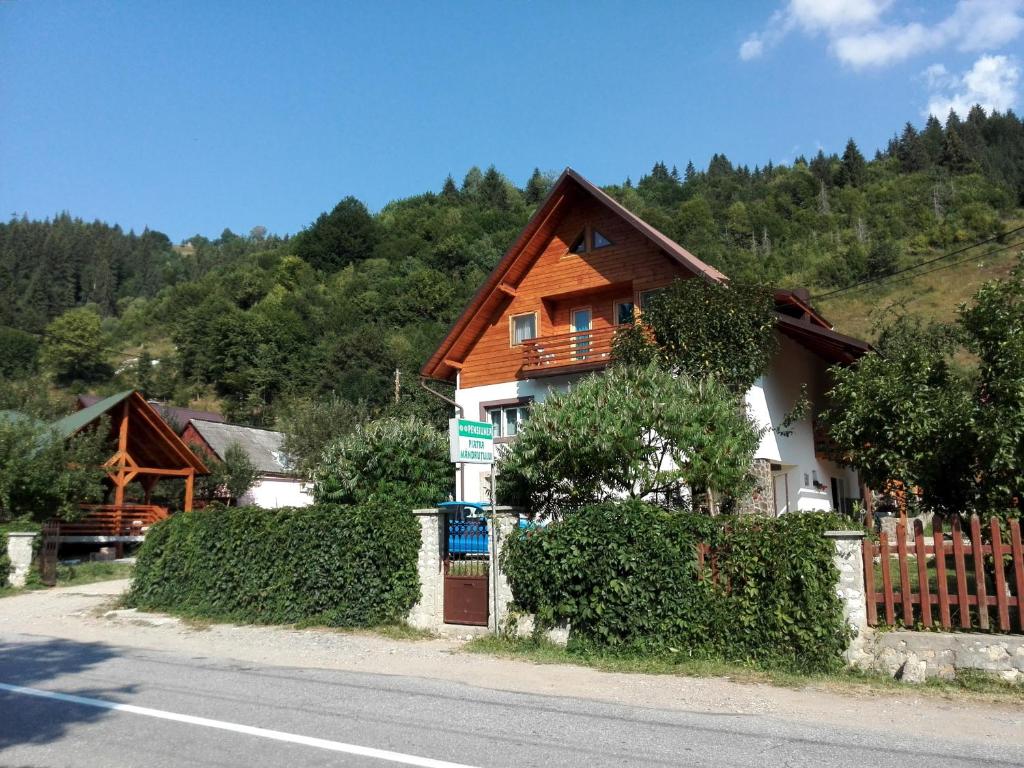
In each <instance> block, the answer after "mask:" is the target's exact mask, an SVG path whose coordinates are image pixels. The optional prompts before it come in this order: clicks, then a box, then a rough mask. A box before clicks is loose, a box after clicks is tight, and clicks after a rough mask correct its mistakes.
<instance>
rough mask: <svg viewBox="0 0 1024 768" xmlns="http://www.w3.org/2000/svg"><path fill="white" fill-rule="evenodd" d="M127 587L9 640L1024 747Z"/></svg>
mask: <svg viewBox="0 0 1024 768" xmlns="http://www.w3.org/2000/svg"><path fill="white" fill-rule="evenodd" d="M127 585H128V582H127V581H110V582H100V583H96V584H89V585H86V586H80V587H63V588H57V589H52V590H49V591H38V592H27V593H24V594H20V595H16V596H12V597H7V598H4V599H3V600H0V641H3V640H4V639H5V636H9V635H12V634H29V635H37V636H46V637H59V638H64V639H68V640H74V641H79V642H99V643H106V644H109V645H113V646H118V647H124V648H126V649H130V648H142V649H147V650H157V651H169V652H174V653H181V654H188V655H190V656H202V657H210V658H219V659H230V660H234V661H244V662H249V663H255V664H265V665H272V666H280V667H304V668H315V669H337V670H351V671H355V672H361V673H379V674H386V675H406V676H412V677H420V678H434V679H443V680H450V681H455V682H461V683H465V684H467V685H473V686H478V687H485V688H493V689H498V690H505V691H519V692H525V693H533V694H550V695H559V696H572V697H577V698H583V699H592V700H598V701H606V702H614V703H618V704H625V705H633V706H645V707H654V708H658V709H677V710H686V711H691V712H703V713H716V714H730V713H731V714H753V715H758V714H764V715H769V714H770V715H773V716H776V717H781V718H784V719H787V720H791V721H794V722H801V721H803V722H813V723H816V724H819V725H820V724H831V725H835V726H840V727H841V726H843V725H850V724H851V723H852V722H854V721H856V723H857V725H858V726H859V727H865V728H878V729H885V730H886V731H888V732H889V733H892V732H893V730H897V731H904V732H906V733H908V734H910V733H913V734H915V735H917V736H929V735H934V736H945V737H948V736H949V731H950V725H951V723H953V722H955V723H956V730H957V732H958V734H959V735H962V736H963V737H964V738H967V739H972V740H978V741H987V742H989V743H991V742H992V741H993V740H995V741H997V742H999V743H1005V744H1016V745H1019V744H1022V743H1024V727H1022V726H1024V707H1020V706H1013V705H1010V704H990V703H982V702H965V701H962V700H959V699H952V698H951V699H948V700H947V699H942V698H937V697H935V696H922V695H920V694H915V692H914V690H913V689H911V688H908V689H906V692H905V693H904V692H902V691H900V692H897V693H893V694H876V693H872V692H868V691H865V692H863V693H845V692H844V693H837V692H833V691H829V690H823V689H818V688H804V689H800V690H797V689H790V688H779V687H774V686H770V685H764V684H752V683H739V682H734V681H730V680H728V679H722V678H689V677H676V676H667V675H644V674H623V673H612V672H601V671H598V670H594V669H589V668H586V667H576V666H571V665H557V664H555V665H551V664H546V665H538V664H532V663H530V662H525V661H518V660H511V659H502V658H492V657H489V656H483V655H479V654H468V653H462V652H461V647H462V645H463V644H464V642H465V640H462V639H458V638H435V639H426V640H396V639H391V638H386V637H381V636H379V635H374V634H369V633H354V632H336V631H326V630H315V629H312V630H295V629H290V628H279V627H253V626H234V625H212V626H198V625H192V624H190V623H188V622H183V621H181V620H179V619H176V618H173V617H168V616H164V615H159V614H141V613H137V612H135V611H130V610H112V606H113V605H114V602H115V600H116V598H117V596H118V595H119V594H120V593H121V592H122V591H123V590H124V589H126V588H127Z"/></svg>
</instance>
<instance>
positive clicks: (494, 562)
mask: <svg viewBox="0 0 1024 768" xmlns="http://www.w3.org/2000/svg"><path fill="white" fill-rule="evenodd" d="M489 477H490V485H491V592H492V593H493V596H492V598H491V603H492V604H493V605H494V634H498V515H497V506H496V504H495V498H494V464H493V463H492V464H491V465H490V474H489Z"/></svg>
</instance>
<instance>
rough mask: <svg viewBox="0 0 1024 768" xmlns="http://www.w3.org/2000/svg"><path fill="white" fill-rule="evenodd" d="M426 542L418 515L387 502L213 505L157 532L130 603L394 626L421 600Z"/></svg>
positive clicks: (271, 619) (146, 546)
mask: <svg viewBox="0 0 1024 768" xmlns="http://www.w3.org/2000/svg"><path fill="white" fill-rule="evenodd" d="M419 544H420V532H419V525H418V523H417V522H416V519H415V518H414V516H413V515H412V514H411V512H409V510H408V509H406V508H401V507H397V506H391V505H386V504H365V505H359V506H352V507H346V506H339V505H331V504H328V505H316V506H313V507H305V508H302V509H260V508H257V507H230V508H228V507H211V508H208V509H204V510H200V511H196V512H191V513H189V514H180V515H174V516H172V517H170V518H169V519H167V520H165V521H163V522H161V523H159V524H157V525H155V526H154V527H153V528H152V530H150V532H149V533H148V534H147V536H146V541H145V542H144V543H143V545H142V548H141V549H140V550H139V553H138V560H137V562H136V566H135V577H134V580H133V582H132V588H131V591H130V592H129V595H128V601H129V603H130V604H131V605H133V606H136V607H138V608H141V609H143V610H157V611H170V612H173V613H180V614H184V615H188V616H195V617H203V618H209V619H215V620H219V621H233V622H256V623H267V624H292V623H297V622H303V623H313V624H322V625H326V626H337V627H357V626H374V625H377V624H388V623H395V622H399V621H402V620H403V619H404V618H405V617H406V615H407V614H408V612H409V610H410V608H412V606H413V605H414V604H415V602H416V600H417V598H418V597H419V578H418V576H417V572H416V558H417V555H418V552H419Z"/></svg>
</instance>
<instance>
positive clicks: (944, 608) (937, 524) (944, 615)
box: [932, 519, 953, 629]
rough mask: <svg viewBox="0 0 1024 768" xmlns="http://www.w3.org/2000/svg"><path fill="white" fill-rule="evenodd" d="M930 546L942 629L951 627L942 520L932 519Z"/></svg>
mask: <svg viewBox="0 0 1024 768" xmlns="http://www.w3.org/2000/svg"><path fill="white" fill-rule="evenodd" d="M932 547H933V548H934V550H935V586H936V587H937V588H938V591H939V623H940V624H941V625H942V628H943V629H952V627H953V621H952V619H951V618H950V614H949V582H947V581H946V540H945V538H944V537H943V535H942V521H941V520H937V519H936V520H933V521H932Z"/></svg>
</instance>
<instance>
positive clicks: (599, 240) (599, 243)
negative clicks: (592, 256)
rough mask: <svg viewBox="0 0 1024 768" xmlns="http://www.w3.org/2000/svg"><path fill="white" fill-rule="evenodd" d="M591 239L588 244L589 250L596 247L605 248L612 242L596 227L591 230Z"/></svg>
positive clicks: (594, 249)
mask: <svg viewBox="0 0 1024 768" xmlns="http://www.w3.org/2000/svg"><path fill="white" fill-rule="evenodd" d="M591 240H592V241H593V242H592V244H591V246H590V250H592V251H596V250H597V249H598V248H607V247H608V246H609V245H611V244H612V241H611V240H609V239H608V238H607V237H605V236H604V235H602V234H601V233H600V232H598V231H597V230H596V229H595V230H594V231H593V232H591Z"/></svg>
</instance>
